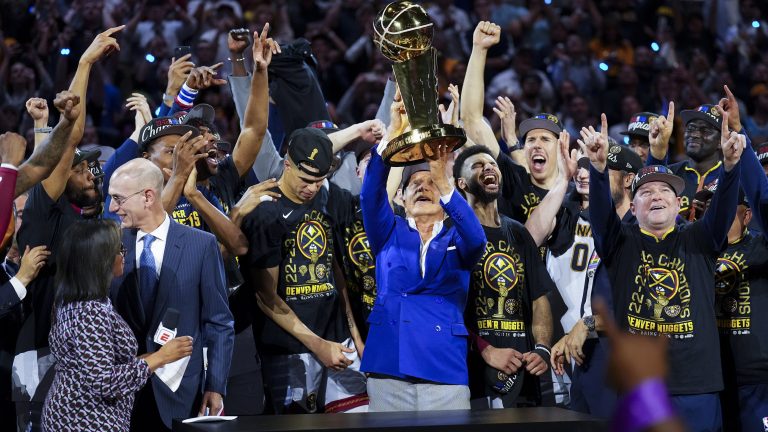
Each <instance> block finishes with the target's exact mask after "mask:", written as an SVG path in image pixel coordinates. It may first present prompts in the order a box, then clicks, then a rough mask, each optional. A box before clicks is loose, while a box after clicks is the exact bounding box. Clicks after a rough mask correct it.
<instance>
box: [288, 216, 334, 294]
mask: <svg viewBox="0 0 768 432" xmlns="http://www.w3.org/2000/svg"><path fill="white" fill-rule="evenodd" d="M296 245H297V248H298V249H299V252H301V254H302V255H304V256H305V257H306V258H308V259H309V260H310V261H311V263H310V264H309V268H308V269H306V270H305V271H307V270H308V271H309V282H310V283H317V282H319V280H318V278H324V277H325V276H326V274H327V271H326V270H327V269H326V268H325V266H324V265H322V264H320V265H317V260H318V259H320V257H321V256H322V255H323V254H324V253H325V250H326V247H327V246H328V239H327V237H326V235H325V229H323V226H322V225H320V222H318V221H314V220H309V221H305V222H304V223H302V224H301V226H300V227H299V229H298V230H296ZM302 267H304V266H302ZM299 271H300V272H301V269H299ZM301 273H302V275H303V274H304V272H301Z"/></svg>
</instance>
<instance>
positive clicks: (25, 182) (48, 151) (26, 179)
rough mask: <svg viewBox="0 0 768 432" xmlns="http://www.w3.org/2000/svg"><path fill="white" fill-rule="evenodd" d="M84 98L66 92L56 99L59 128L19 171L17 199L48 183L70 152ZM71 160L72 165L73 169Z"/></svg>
mask: <svg viewBox="0 0 768 432" xmlns="http://www.w3.org/2000/svg"><path fill="white" fill-rule="evenodd" d="M79 104H80V98H79V97H78V96H76V95H74V94H72V93H71V92H69V91H63V92H61V93H59V94H57V95H56V100H54V101H53V105H54V106H55V107H56V109H57V110H59V113H61V116H60V117H59V124H57V125H56V127H55V128H53V131H52V132H51V134H50V135H49V136H48V138H47V139H46V140H45V141H43V142H42V143H40V145H38V146H35V150H34V152H33V153H32V156H30V157H29V159H28V160H27V161H26V162H24V163H23V164H22V165H21V166H20V167H19V174H18V177H16V190H15V192H14V196H15V197H18V196H19V195H21V194H23V193H24V192H26V191H27V190H29V189H30V188H31V187H32V186H34V185H36V184H38V183H40V182H41V181H42V180H44V179H46V178H47V177H48V176H50V175H51V173H52V172H53V171H54V169H55V168H56V166H57V165H58V163H59V162H60V161H61V160H62V158H63V157H64V156H63V154H64V153H65V150H66V149H67V143H68V142H69V137H70V134H71V133H72V128H73V127H74V124H75V119H77V118H78V116H79V115H80V110H81V108H82V107H81V106H80V105H79ZM71 158H72V157H71V156H70V165H71Z"/></svg>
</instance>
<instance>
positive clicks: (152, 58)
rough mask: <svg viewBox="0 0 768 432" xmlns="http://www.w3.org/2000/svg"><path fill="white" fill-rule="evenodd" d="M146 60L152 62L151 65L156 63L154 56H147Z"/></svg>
mask: <svg viewBox="0 0 768 432" xmlns="http://www.w3.org/2000/svg"><path fill="white" fill-rule="evenodd" d="M144 58H145V59H147V61H148V62H150V63H154V62H155V56H153V55H152V54H147V55H145V56H144Z"/></svg>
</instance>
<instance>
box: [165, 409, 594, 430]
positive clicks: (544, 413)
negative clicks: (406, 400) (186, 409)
mask: <svg viewBox="0 0 768 432" xmlns="http://www.w3.org/2000/svg"><path fill="white" fill-rule="evenodd" d="M607 429H608V428H607V423H606V422H605V421H603V420H598V419H595V418H594V417H591V416H588V415H586V414H581V413H577V412H574V411H568V410H565V409H561V408H516V409H503V410H456V411H423V412H394V413H358V414H299V415H285V416H252V417H238V418H237V419H236V420H232V421H225V422H217V423H192V424H184V423H182V422H181V421H178V420H175V421H174V422H173V430H174V431H176V432H203V431H207V432H213V431H216V432H246V431H259V432H283V431H315V430H335V431H358V430H359V431H366V432H376V431H379V432H384V431H386V432H393V431H398V432H399V431H417V430H419V431H425V430H428V431H441V432H469V431H472V432H477V431H480V432H494V431H499V432H509V431H515V432H587V431H588V432H595V431H598V432H599V431H605V430H607Z"/></svg>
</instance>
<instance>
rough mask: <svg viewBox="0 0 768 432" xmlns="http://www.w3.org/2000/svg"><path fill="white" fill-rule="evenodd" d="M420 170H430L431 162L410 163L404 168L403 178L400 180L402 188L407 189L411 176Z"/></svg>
mask: <svg viewBox="0 0 768 432" xmlns="http://www.w3.org/2000/svg"><path fill="white" fill-rule="evenodd" d="M419 171H429V162H422V163H418V164H416V165H408V166H407V167H405V168H403V179H402V180H401V181H400V189H403V190H405V188H407V187H408V182H410V181H411V176H413V175H414V174H416V173H417V172H419Z"/></svg>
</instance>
